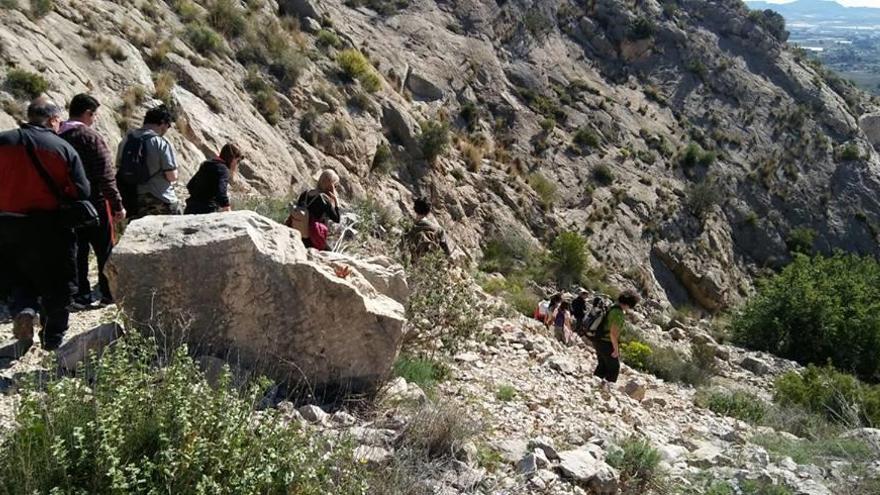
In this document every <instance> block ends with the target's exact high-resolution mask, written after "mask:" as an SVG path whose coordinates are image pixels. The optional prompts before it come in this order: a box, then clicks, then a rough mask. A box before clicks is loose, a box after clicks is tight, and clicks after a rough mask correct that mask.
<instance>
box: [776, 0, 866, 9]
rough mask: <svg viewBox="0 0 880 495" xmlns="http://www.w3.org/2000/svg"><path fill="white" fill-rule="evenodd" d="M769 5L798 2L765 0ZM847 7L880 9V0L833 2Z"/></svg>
mask: <svg viewBox="0 0 880 495" xmlns="http://www.w3.org/2000/svg"><path fill="white" fill-rule="evenodd" d="M764 1H766V2H768V3H792V2H794V1H796V0H764ZM833 1H836V2H837V3H839V4H841V5H846V6H847V7H873V8H877V9H880V0H833Z"/></svg>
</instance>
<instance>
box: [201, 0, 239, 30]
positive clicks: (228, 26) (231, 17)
mask: <svg viewBox="0 0 880 495" xmlns="http://www.w3.org/2000/svg"><path fill="white" fill-rule="evenodd" d="M238 3H239V2H238V1H237V0H213V1H211V2H209V3H208V5H207V9H208V15H207V17H206V19H205V20H207V21H208V24H209V25H210V26H211V27H212V28H214V29H216V30H217V31H218V32H220V33H222V34H224V35H225V36H228V37H230V38H238V37H239V36H241V35H242V34H244V32H245V30H246V29H247V21H246V20H245V17H244V11H243V10H242V9H241V8H239V6H238Z"/></svg>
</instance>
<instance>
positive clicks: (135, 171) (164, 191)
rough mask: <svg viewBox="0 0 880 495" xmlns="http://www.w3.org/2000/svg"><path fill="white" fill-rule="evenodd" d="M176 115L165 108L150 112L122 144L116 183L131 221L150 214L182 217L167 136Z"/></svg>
mask: <svg viewBox="0 0 880 495" xmlns="http://www.w3.org/2000/svg"><path fill="white" fill-rule="evenodd" d="M173 123H174V114H173V113H172V112H171V111H170V110H169V109H168V108H167V107H166V106H165V105H160V106H158V107H156V108H151V109H150V110H147V114H146V116H145V117H144V126H143V127H141V128H140V129H135V130H133V131H131V132H129V133H128V135H126V136H125V139H123V140H122V142H121V143H119V150H118V153H117V155H116V168H117V173H116V182H117V184H118V185H119V191H120V192H121V193H122V199H123V201H124V202H125V209H126V210H128V213H129V217H130V218H131V219H135V218H140V217H144V216H147V215H180V214H181V213H182V210H181V208H180V202H179V200H178V199H177V194H175V192H174V183H175V182H177V161H176V160H175V158H174V150H173V149H172V148H171V144H170V143H169V142H168V141H167V140H166V139H165V137H164V136H165V134H166V133H167V132H168V130H169V129H171V126H172V124H173Z"/></svg>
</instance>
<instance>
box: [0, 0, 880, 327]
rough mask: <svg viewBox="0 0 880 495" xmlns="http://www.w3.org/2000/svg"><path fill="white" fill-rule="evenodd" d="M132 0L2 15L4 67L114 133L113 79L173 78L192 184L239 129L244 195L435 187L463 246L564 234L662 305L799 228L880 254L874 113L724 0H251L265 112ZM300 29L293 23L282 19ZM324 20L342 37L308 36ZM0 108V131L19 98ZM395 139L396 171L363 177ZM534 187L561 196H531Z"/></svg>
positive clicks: (736, 282)
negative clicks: (432, 153)
mask: <svg viewBox="0 0 880 495" xmlns="http://www.w3.org/2000/svg"><path fill="white" fill-rule="evenodd" d="M143 3H144V2H140V3H134V4H132V3H128V2H110V1H104V0H97V1H94V2H79V1H59V2H56V8H55V10H54V11H53V12H51V13H50V14H48V15H47V16H46V17H44V18H42V19H39V20H37V21H33V20H31V19H29V18H28V17H27V16H26V15H24V14H23V13H22V12H19V11H16V10H0V19H2V25H0V42H2V47H3V50H2V51H0V58H2V60H3V62H4V64H3V66H2V68H0V76H5V75H6V74H8V71H9V70H10V69H12V68H22V69H26V70H30V71H34V72H39V73H41V74H42V75H43V76H44V77H45V78H46V79H47V80H49V81H50V83H51V86H50V90H49V94H50V95H51V96H53V97H55V98H57V99H58V100H67V99H68V98H69V97H70V96H72V95H73V94H75V93H77V92H81V91H86V90H92V91H93V92H94V93H95V94H96V96H98V97H99V98H100V99H101V100H102V101H104V102H105V105H104V108H103V110H102V113H101V116H100V119H99V123H98V128H99V130H100V131H101V132H102V133H104V134H105V135H106V136H108V139H109V141H110V142H111V145H115V144H116V143H118V141H119V140H120V139H121V136H122V134H123V130H122V128H121V126H120V122H123V121H125V120H132V121H138V120H139V118H140V115H141V109H140V108H139V107H141V106H143V105H135V107H136V108H137V109H136V110H135V111H134V112H133V113H132V112H130V111H129V110H127V109H126V108H125V107H126V103H125V102H124V101H123V95H124V94H125V93H126V91H128V92H129V94H128V95H126V96H127V99H128V100H129V101H131V99H132V98H131V97H132V95H131V93H132V91H131V88H133V87H135V86H140V87H142V88H143V93H144V94H145V95H146V99H147V100H149V99H150V98H151V97H152V96H153V95H156V93H157V91H158V92H159V93H162V90H163V88H162V87H161V86H162V84H159V85H158V86H160V87H159V88H157V84H156V82H155V81H160V80H161V79H160V78H159V77H158V76H159V75H160V74H162V73H167V74H173V76H174V80H176V85H174V86H173V88H172V89H171V90H170V92H168V94H165V95H162V96H164V98H165V99H168V100H170V101H172V102H174V103H175V104H176V105H177V106H178V108H179V109H180V114H181V121H180V125H178V126H177V128H176V130H175V131H173V132H172V134H171V139H172V142H173V144H174V145H175V147H176V149H177V151H178V155H179V158H180V161H181V164H182V166H183V169H184V178H187V177H189V176H190V175H191V174H192V173H194V171H195V169H196V168H197V166H198V163H199V161H200V160H201V159H202V158H203V157H204V156H205V154H207V153H210V152H213V150H216V149H218V148H219V147H220V146H221V145H222V144H223V143H224V142H225V141H227V140H235V141H237V142H240V143H241V144H242V145H243V147H244V148H245V149H246V153H247V155H248V158H249V160H248V163H247V164H246V166H244V167H242V169H241V177H240V180H239V181H238V182H237V183H236V184H235V193H236V194H237V195H238V196H239V197H242V196H244V195H248V194H256V193H259V194H272V195H285V194H289V193H291V192H293V193H296V192H298V191H299V190H300V189H302V188H304V187H306V183H308V182H311V180H312V177H313V176H314V174H315V173H316V172H317V171H318V170H319V169H321V168H324V167H328V166H329V167H333V168H335V169H336V170H338V171H339V172H340V174H341V175H342V177H343V189H344V196H345V197H346V198H347V199H348V200H356V199H362V198H366V197H372V198H375V199H376V201H377V202H378V204H380V205H382V206H383V207H385V208H388V209H389V210H390V211H391V212H393V213H395V214H401V213H404V212H405V211H406V208H407V205H408V202H409V199H410V197H411V195H412V194H413V193H415V194H426V193H427V194H430V195H432V196H433V197H434V198H435V203H437V204H439V205H440V206H441V207H442V213H441V214H440V220H441V222H442V223H443V224H444V226H445V227H447V228H448V230H449V231H450V234H451V236H452V237H453V238H454V239H455V240H456V241H457V242H458V244H459V245H460V246H461V247H462V248H463V249H464V250H465V251H467V252H468V253H469V254H470V255H471V257H473V258H477V257H478V256H479V247H480V246H481V244H483V243H485V242H486V241H487V240H488V239H490V238H492V237H493V236H496V235H498V234H499V233H505V234H509V233H511V232H515V233H518V235H521V236H524V237H526V238H533V239H534V240H536V241H540V242H547V241H549V240H552V238H553V237H554V235H555V234H556V233H558V232H560V231H563V230H576V231H578V232H581V233H584V234H585V235H587V236H588V238H589V245H590V247H591V250H592V251H593V255H594V257H595V261H596V262H601V263H603V264H605V265H606V269H607V271H608V272H609V273H636V272H638V273H640V274H642V276H641V277H640V278H642V279H643V280H641V281H640V282H639V283H638V285H639V286H640V287H641V288H644V289H646V290H647V291H648V292H650V293H651V295H653V296H654V297H656V298H658V299H660V300H667V301H670V302H673V303H676V304H679V303H692V304H699V305H701V306H704V307H706V308H708V309H712V310H716V309H721V308H724V307H726V306H728V305H730V304H731V303H734V302H735V301H737V300H738V299H740V298H741V297H742V296H743V295H744V294H745V293H746V292H747V291H748V290H749V287H750V285H751V280H752V279H753V277H754V276H756V275H759V274H760V273H762V270H763V269H765V268H776V267H779V266H781V265H783V264H784V263H785V262H786V261H787V260H788V259H789V257H790V255H789V248H788V245H787V241H788V240H789V239H790V238H791V236H792V231H793V230H795V229H798V231H806V230H807V229H809V230H811V231H813V232H815V237H814V240H813V247H814V248H815V249H817V250H819V251H825V252H829V251H831V250H834V249H844V250H847V251H855V252H860V253H875V254H876V253H878V239H877V232H878V230H877V229H878V226H880V203H878V199H877V194H876V191H877V190H878V186H880V160H878V155H877V153H876V151H875V150H874V148H873V146H872V144H871V143H872V142H876V141H877V136H876V134H877V133H876V129H875V128H876V126H873V124H871V122H873V120H872V119H870V118H863V119H862V123H863V125H864V126H865V131H863V130H861V129H860V127H859V119H860V117H862V116H863V115H865V114H869V113H871V112H875V111H876V107H875V106H874V105H873V104H872V102H871V101H870V100H869V99H868V98H867V97H866V96H864V95H862V94H860V93H858V92H857V91H855V90H854V89H853V88H851V87H850V86H849V85H847V84H845V83H842V82H841V81H839V80H837V79H835V78H834V77H833V76H828V75H826V74H824V73H823V71H822V70H820V69H818V68H816V67H814V66H813V65H811V63H810V62H809V61H808V60H807V58H806V57H805V56H803V55H802V54H799V53H798V52H796V51H794V50H792V49H790V48H787V47H786V46H785V45H784V44H783V43H781V42H780V41H778V39H777V37H774V35H773V34H772V32H771V31H772V29H771V27H769V25H768V24H767V23H766V22H763V21H762V19H760V18H759V17H756V16H751V17H750V16H749V14H748V11H747V10H746V8H745V7H744V6H743V5H742V4H741V3H740V2H738V1H713V2H706V1H696V0H684V1H681V2H656V1H647V2H639V3H638V4H635V3H634V2H623V1H615V0H595V1H575V0H551V1H542V2H524V1H516V0H509V1H507V2H496V1H494V0H493V1H490V0H451V1H446V2H430V1H426V0H416V1H412V2H410V3H409V5H408V6H407V7H406V8H403V9H399V10H396V9H395V8H393V3H392V2H382V1H376V2H365V3H367V4H368V5H373V6H374V7H377V8H378V7H383V9H380V10H386V9H384V7H388V9H387V10H386V11H385V12H383V13H378V12H376V11H375V10H371V9H370V8H367V7H365V6H361V7H352V6H349V5H346V4H345V3H344V2H342V1H337V0H322V1H316V0H286V1H280V2H277V3H276V2H275V1H252V2H246V3H242V5H241V6H240V7H239V8H240V9H242V10H241V11H240V12H242V13H243V12H245V11H247V12H248V13H247V14H246V16H245V17H246V20H247V22H249V23H251V24H253V25H258V26H260V28H261V29H260V31H261V32H273V31H272V29H273V28H272V26H273V25H275V24H278V25H280V26H281V32H282V33H283V34H282V35H280V36H281V37H282V38H283V39H284V41H285V43H286V45H288V46H290V47H292V48H291V50H293V51H294V52H296V53H298V54H301V56H300V57H299V59H298V60H299V72H300V75H299V77H298V79H297V80H296V82H295V83H294V84H283V81H280V80H279V79H278V77H277V70H273V69H277V67H273V66H272V64H271V63H270V64H266V66H265V67H264V66H258V67H257V69H259V70H260V73H261V74H262V76H263V79H264V80H265V81H267V82H268V83H269V84H270V89H269V90H268V91H267V92H268V93H270V94H271V95H272V96H274V97H275V100H276V102H277V104H278V111H277V114H276V116H275V117H273V118H267V117H264V116H263V114H266V112H265V111H264V112H263V114H261V112H260V110H258V103H259V101H258V98H256V97H254V93H255V92H254V90H253V82H252V80H253V75H254V74H253V71H254V69H253V67H250V66H251V65H252V64H251V63H242V60H244V58H243V57H242V56H241V55H240V54H241V53H242V47H243V46H244V45H246V44H247V41H246V38H247V37H246V36H241V37H238V38H234V37H230V36H227V38H229V39H228V40H226V41H224V42H223V47H222V52H221V53H213V54H211V53H207V54H204V53H203V54H200V53H198V52H197V51H196V50H195V48H193V46H194V42H193V41H192V38H191V37H190V36H188V35H187V34H186V31H187V29H188V28H187V26H186V18H185V16H184V15H183V14H181V13H180V10H181V9H180V8H175V7H172V6H170V5H169V4H166V3H165V2H161V1H151V2H146V3H147V4H149V5H150V6H151V7H149V8H145V7H144V6H143V5H141V4H143ZM170 3H172V4H174V5H177V3H175V2H170ZM178 3H179V2H178ZM197 3H199V2H197ZM205 6H208V3H206V4H205ZM195 11H196V12H197V16H205V15H206V12H205V11H204V9H202V8H201V6H199V7H196V8H195ZM279 12H281V13H284V14H286V16H285V17H282V18H281V21H278V19H279V17H278V15H279ZM242 15H244V14H242ZM291 18H297V19H298V21H299V22H298V25H299V28H298V29H292V30H290V29H286V28H285V26H290V25H291V24H292V22H291ZM318 29H323V30H324V32H322V33H318V31H317V30H318ZM329 33H334V34H335V35H336V38H337V43H338V48H333V47H328V46H327V44H328V43H326V42H323V44H321V43H319V39H324V40H325V41H326V39H327V38H326V36H327V34H329ZM98 35H100V37H101V38H104V39H109V40H111V41H112V43H113V44H115V45H117V46H118V47H119V49H120V50H121V52H122V55H120V56H115V57H111V56H109V55H108V54H106V53H105V54H99V55H98V56H97V59H95V58H93V57H92V56H90V54H89V52H88V50H87V49H86V48H84V44H87V43H90V42H94V40H95V38H96V36H98ZM321 36H324V38H321ZM163 40H165V41H166V42H167V43H168V44H169V45H168V46H170V50H168V53H167V55H166V56H165V57H164V61H163V62H162V63H161V64H157V63H156V62H155V60H154V58H155V57H151V55H153V54H155V50H156V48H157V47H158V46H160V45H161V44H162V41H163ZM347 47H355V48H358V49H359V50H360V51H361V52H363V53H364V54H366V55H368V57H369V59H370V61H371V62H372V64H373V66H374V67H375V68H376V70H377V72H378V73H379V74H380V75H381V76H382V82H381V85H380V88H379V89H378V91H376V92H373V93H369V92H366V91H365V90H363V89H360V86H361V85H360V84H358V83H352V82H350V81H346V80H345V78H341V77H340V76H339V69H338V64H337V62H336V60H337V56H338V52H339V51H340V50H342V49H344V48H347ZM236 54H238V56H237V55H236ZM249 69H250V70H251V74H249ZM166 82H167V81H166ZM249 88H250V89H249ZM8 89H9V88H8V86H6V87H5V88H4V91H6V90H8ZM135 96H136V95H135ZM264 96H265V95H264ZM0 99H2V100H3V101H5V102H7V103H6V104H4V105H3V107H4V108H5V109H6V111H5V112H0V124H2V125H3V126H4V127H9V126H11V125H12V124H13V123H14V121H13V118H12V117H11V116H10V115H9V114H10V113H15V108H14V106H15V105H14V104H12V102H13V101H14V100H15V98H14V97H13V95H12V94H10V93H5V92H4V93H0ZM463 108H464V109H470V110H469V111H470V113H471V115H473V117H472V118H471V119H470V121H469V122H466V121H465V119H464V118H463V117H462V116H461V115H462V109H463ZM264 110H265V109H264ZM471 110H475V112H474V111H471ZM465 113H466V114H467V112H465ZM444 115H445V116H446V117H448V119H449V120H450V121H451V123H452V125H453V129H455V130H456V133H455V135H454V137H453V146H452V147H451V148H450V150H449V152H447V153H446V154H445V155H443V156H441V157H440V158H439V159H438V160H437V161H436V162H435V163H433V164H430V165H429V164H427V163H426V161H425V160H423V159H422V157H421V156H420V155H422V150H421V147H420V142H419V133H420V126H419V124H420V123H421V122H425V121H430V120H436V119H438V118H440V117H441V116H444ZM276 118H277V122H276V123H274V124H273V123H271V121H272V120H275V119H276ZM551 119H552V120H551ZM468 126H469V127H470V129H469V130H468V129H467V127H468ZM689 145H693V146H690V147H691V153H686V151H687V149H688V147H689ZM386 146H387V147H388V149H390V150H391V156H392V157H391V162H390V163H391V164H392V165H391V166H384V167H378V166H374V158H375V156H376V153H377V150H384V149H386ZM697 146H699V148H697ZM389 169H390V172H387V171H386V170H389ZM608 172H610V173H608ZM540 178H543V179H546V180H545V181H543V182H549V183H551V184H555V186H556V194H551V195H549V196H551V197H543V198H542V197H541V195H540V194H539V192H540V191H536V190H535V189H536V188H537V189H541V188H540V187H539V186H538V185H539V184H540V183H541V182H542V181H541V180H540ZM544 195H545V196H548V195H547V193H544ZM551 200H552V201H551ZM551 202H552V205H551V204H550V203H551ZM614 282H615V283H618V284H627V283H635V281H625V280H614Z"/></svg>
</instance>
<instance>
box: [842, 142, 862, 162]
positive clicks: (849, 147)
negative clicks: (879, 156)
mask: <svg viewBox="0 0 880 495" xmlns="http://www.w3.org/2000/svg"><path fill="white" fill-rule="evenodd" d="M837 156H838V157H839V158H838V159H840V160H843V161H848V162H849V161H855V160H861V159H862V153H861V151H859V147H858V145H856V144H855V143H847V144H845V145H843V146H841V147H839V148H838V149H837Z"/></svg>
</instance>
